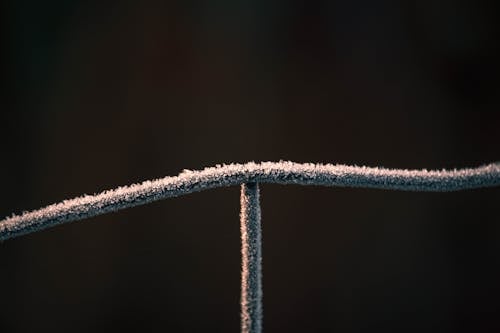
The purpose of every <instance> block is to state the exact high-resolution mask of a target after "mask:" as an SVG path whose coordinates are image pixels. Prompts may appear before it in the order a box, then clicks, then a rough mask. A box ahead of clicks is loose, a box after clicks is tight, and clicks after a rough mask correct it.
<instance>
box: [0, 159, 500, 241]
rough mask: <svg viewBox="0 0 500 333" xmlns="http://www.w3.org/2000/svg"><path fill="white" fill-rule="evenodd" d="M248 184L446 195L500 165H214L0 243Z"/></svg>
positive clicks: (40, 222) (136, 188) (36, 222)
mask: <svg viewBox="0 0 500 333" xmlns="http://www.w3.org/2000/svg"><path fill="white" fill-rule="evenodd" d="M248 182H258V183H278V184H298V185H317V186H340V187H365V188H378V189H390V190H403V191H425V192H448V191H459V190H466V189H474V188H481V187H492V186H498V185H500V163H492V164H488V165H484V166H480V167H477V168H468V169H460V170H441V171H438V170H433V171H428V170H425V169H424V170H402V169H385V168H372V167H364V166H363V167H358V166H348V165H332V164H313V163H304V164H301V163H294V162H286V161H280V162H262V163H255V162H250V163H246V164H228V165H216V166H214V167H209V168H205V169H204V170H201V171H191V170H184V171H183V172H182V173H180V174H179V175H178V176H175V177H165V178H161V179H157V180H152V181H145V182H143V183H140V184H134V185H130V186H123V187H118V188H116V189H114V190H108V191H104V192H101V193H99V194H96V195H85V196H82V197H78V198H74V199H71V200H65V201H62V202H60V203H56V204H53V205H50V206H47V207H45V208H41V209H38V210H34V211H32V212H27V213H23V214H22V215H17V216H16V215H13V216H11V217H7V218H6V219H4V220H2V221H0V241H2V240H6V239H9V238H14V237H17V236H21V235H24V234H28V233H31V232H35V231H39V230H42V229H46V228H48V227H51V226H55V225H58V224H61V223H65V222H71V221H77V220H82V219H85V218H89V217H92V216H96V215H101V214H105V213H109V212H113V211H117V210H120V209H124V208H128V207H133V206H137V205H142V204H146V203H149V202H153V201H157V200H160V199H165V198H169V197H176V196H180V195H185V194H189V193H193V192H198V191H203V190H208V189H213V188H217V187H225V186H234V185H239V184H242V183H248Z"/></svg>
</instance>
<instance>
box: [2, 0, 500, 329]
mask: <svg viewBox="0 0 500 333" xmlns="http://www.w3.org/2000/svg"><path fill="white" fill-rule="evenodd" d="M491 4H494V2H493V1H491V2H489V1H488V2H486V1H472V0H470V1H460V2H459V1H433V0H420V1H389V0H386V1H377V2H374V1H368V0H355V1H305V0H303V1H269V0H265V1H264V0H247V1H177V2H174V1H168V2H167V1H140V2H139V1H136V2H132V1H114V2H107V3H106V4H104V3H103V2H102V1H63V0H59V1H56V0H49V1H27V0H20V1H3V2H2V8H1V22H2V39H1V46H2V49H3V51H2V62H1V64H2V76H1V77H2V85H3V88H2V95H3V96H2V102H1V112H0V117H1V118H0V124H1V130H0V135H1V138H0V139H1V143H0V144H1V155H2V159H1V163H0V175H1V183H2V191H1V198H0V199H1V200H0V215H1V216H2V217H4V216H7V215H9V214H11V213H12V212H17V213H20V212H22V211H23V210H32V209H36V208H39V207H42V206H44V205H48V204H51V203H54V202H57V201H60V200H63V199H67V198H72V197H75V196H78V195H81V194H83V193H87V194H91V193H96V192H99V191H101V190H104V189H109V188H113V187H116V186H118V185H125V184H130V183H135V182H140V181H142V180H146V179H152V178H159V177H163V176H166V175H176V174H177V173H179V172H180V171H181V170H182V169H184V168H188V169H200V168H203V167H205V166H211V165H214V164H217V163H228V162H246V161H250V160H254V161H265V160H272V161H277V160H280V159H284V160H293V161H296V162H323V163H344V164H357V165H369V166H384V167H394V168H438V169H441V168H455V167H456V168H460V167H467V166H478V165H481V164H485V163H489V162H493V161H499V160H500V149H499V143H500V130H499V129H500V116H499V111H498V110H499V106H500V88H499V87H500V85H499V82H500V81H499V71H498V69H499V66H498V65H499V59H500V54H499V49H500V48H499V39H498V36H499V35H498V33H499V20H498V17H499V15H498V13H499V12H498V11H496V8H494V7H493V6H492V5H491ZM261 198H262V216H263V220H262V222H263V228H264V245H263V246H264V248H263V251H264V262H263V264H264V266H263V270H264V281H263V282H264V330H265V331H267V332H378V331H381V332H384V331H385V332H429V331H432V332H497V331H500V302H499V299H500V283H499V281H500V218H499V211H498V206H499V203H500V201H499V199H500V188H493V189H481V190H473V191H466V192H459V193H406V192H391V191H381V190H366V189H346V188H313V187H299V186H281V185H264V186H262V187H261ZM238 214H239V189H238V188H236V187H235V188H229V189H217V190H213V191H208V192H203V193H197V194H192V195H189V196H186V197H182V198H175V199H169V200H165V201H162V202H157V203H153V204H150V205H147V206H142V207H137V208H133V209H129V210H125V211H120V212H118V213H113V214H109V215H105V216H99V217H95V218H92V219H89V220H86V221H83V222H78V223H73V224H69V225H65V226H59V227H56V228H53V229H49V230H46V231H43V232H40V233H36V234H32V235H28V236H23V237H20V238H18V239H14V240H10V241H7V242H4V243H3V244H0V288H1V291H0V331H1V332H2V333H9V332H48V331H50V332H110V331H135V332H152V331H163V332H238V331H239V278H240V253H239V246H240V244H239V221H238Z"/></svg>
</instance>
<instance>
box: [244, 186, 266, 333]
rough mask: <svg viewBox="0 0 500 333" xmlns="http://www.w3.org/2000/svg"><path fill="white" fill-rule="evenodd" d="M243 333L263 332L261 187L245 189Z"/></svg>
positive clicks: (245, 187)
mask: <svg viewBox="0 0 500 333" xmlns="http://www.w3.org/2000/svg"><path fill="white" fill-rule="evenodd" d="M240 205H241V212H240V231H241V332H242V333H261V332H262V226H261V215H260V202H259V185H258V184H256V183H248V184H242V185H241V196H240Z"/></svg>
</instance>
